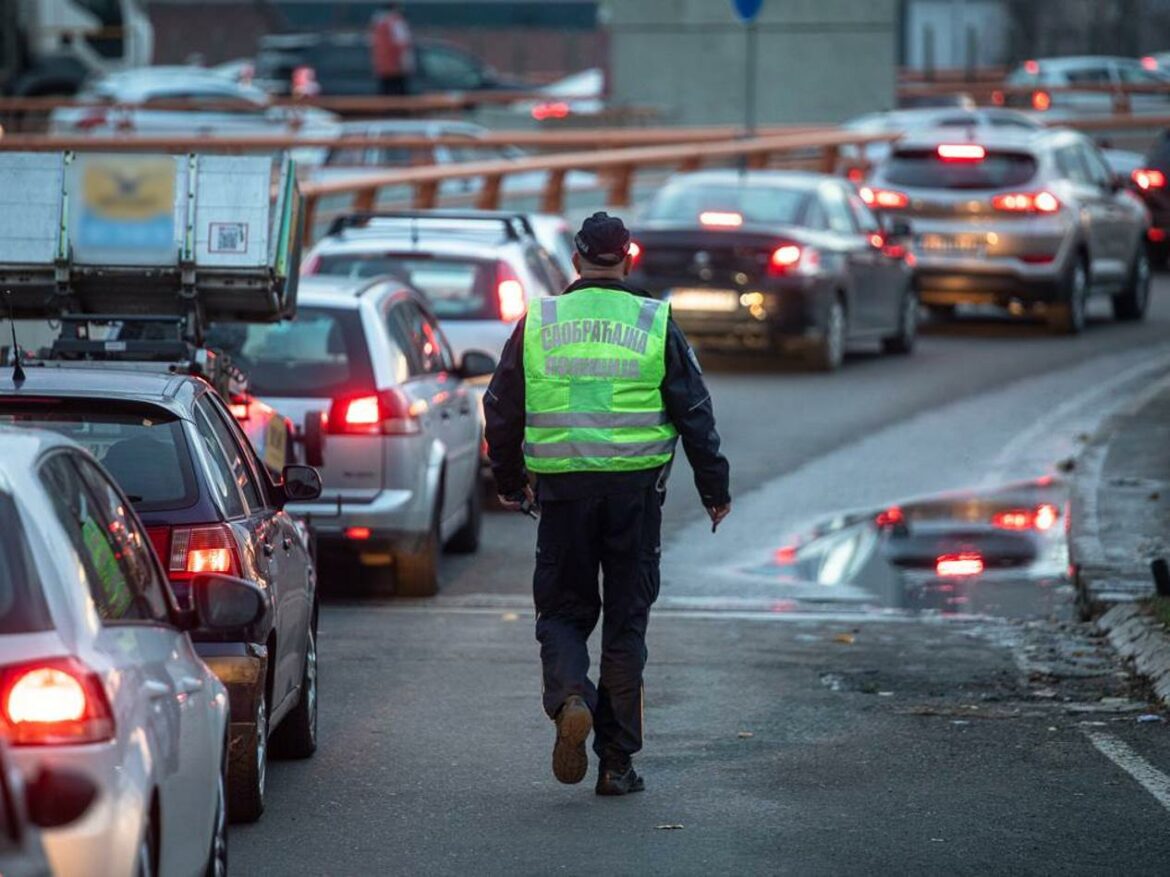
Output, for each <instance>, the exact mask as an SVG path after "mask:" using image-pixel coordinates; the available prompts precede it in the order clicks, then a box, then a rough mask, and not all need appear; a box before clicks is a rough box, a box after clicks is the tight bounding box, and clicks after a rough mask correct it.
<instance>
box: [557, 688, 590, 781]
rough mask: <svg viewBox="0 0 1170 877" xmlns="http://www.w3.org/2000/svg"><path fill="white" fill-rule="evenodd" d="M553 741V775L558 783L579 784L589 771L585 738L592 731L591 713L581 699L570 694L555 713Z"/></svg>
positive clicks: (586, 738) (587, 737)
mask: <svg viewBox="0 0 1170 877" xmlns="http://www.w3.org/2000/svg"><path fill="white" fill-rule="evenodd" d="M556 721H557V742H556V743H555V744H554V745H553V776H555V777H556V778H557V779H558V780H560V781H561V782H562V783H567V784H570V785H571V784H572V783H579V782H581V780H583V779H585V774H586V773H588V772H589V754H588V752H587V751H586V749H585V741H586V740H588V739H589V732H590V731H592V730H593V713H591V712H590V711H589V707H588V706H587V705H586V703H585V701H584V699H583V698H582V697H581V696H580V695H577V694H572V695H570V696H569V697H567V698H566V699H565V702H564V704H563V705H562V706H561V709H560V712H558V713H557V719H556Z"/></svg>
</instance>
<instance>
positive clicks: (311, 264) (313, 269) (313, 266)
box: [301, 253, 321, 277]
mask: <svg viewBox="0 0 1170 877" xmlns="http://www.w3.org/2000/svg"><path fill="white" fill-rule="evenodd" d="M319 270H321V254H320V253H313V254H312V255H311V256H309V258H307V259H305V260H304V261H303V262H301V276H302V277H308V276H309V275H311V274H316V273H317V272H318V271H319Z"/></svg>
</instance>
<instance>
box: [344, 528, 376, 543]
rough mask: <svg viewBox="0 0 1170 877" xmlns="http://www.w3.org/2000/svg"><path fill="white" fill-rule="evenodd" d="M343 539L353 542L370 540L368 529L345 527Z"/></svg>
mask: <svg viewBox="0 0 1170 877" xmlns="http://www.w3.org/2000/svg"><path fill="white" fill-rule="evenodd" d="M345 538H346V539H353V540H354V541H355V542H363V541H365V540H366V539H369V538H370V528H369V527H347V528H346V530H345Z"/></svg>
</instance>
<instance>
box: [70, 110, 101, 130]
mask: <svg viewBox="0 0 1170 877" xmlns="http://www.w3.org/2000/svg"><path fill="white" fill-rule="evenodd" d="M108 118H109V116H108V115H107V113H106V110H105V109H90V110H86V113H85V115H84V116H82V117H81V118H80V119H78V120H77V122H76V124H75V125H74V126H73V127H74V128H76V129H77V130H79V131H90V130H92V129H94V128H100V127H101V126H102V125H104V124H106V121H107V120H108Z"/></svg>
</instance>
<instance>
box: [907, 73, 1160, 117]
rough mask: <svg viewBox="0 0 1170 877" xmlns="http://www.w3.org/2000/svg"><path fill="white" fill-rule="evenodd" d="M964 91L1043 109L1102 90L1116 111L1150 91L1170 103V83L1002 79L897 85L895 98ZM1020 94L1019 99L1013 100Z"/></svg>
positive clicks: (977, 98) (985, 100) (987, 99)
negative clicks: (1019, 81) (1059, 99)
mask: <svg viewBox="0 0 1170 877" xmlns="http://www.w3.org/2000/svg"><path fill="white" fill-rule="evenodd" d="M956 94H964V95H968V96H970V97H971V98H972V99H973V100H974V101H976V102H977V103H980V104H992V105H995V106H1004V105H1009V106H1010V105H1017V106H1020V107H1021V108H1030V107H1035V108H1036V109H1046V108H1047V104H1048V103H1055V101H1054V98H1056V97H1058V96H1060V95H1063V94H1081V95H1083V94H1103V95H1108V96H1110V97H1111V98H1112V103H1111V106H1112V111H1113V112H1114V113H1115V114H1124V113H1128V112H1129V111H1130V109H1131V107H1132V104H1133V102H1132V100H1131V97H1132V96H1134V95H1143V94H1147V95H1149V94H1152V95H1162V96H1165V97H1166V98H1167V106H1170V85H1146V84H1136V83H1135V84H1117V85H1112V84H1110V85H1090V84H1085V85H1044V84H1041V83H1035V84H1032V85H1006V84H1005V83H1004V82H1003V81H998V82H997V81H981V82H964V81H959V80H956V81H951V82H929V83H928V82H924V83H918V84H910V85H899V86H898V99H899V101H901V102H909V101H912V100H915V99H922V98H932V97H942V96H947V95H956ZM1040 94H1043V95H1045V96H1046V98H1045V99H1044V100H1045V105H1044V106H1038V105H1037V103H1036V101H1037V98H1036V96H1037V95H1040ZM1013 98H1021V100H1013Z"/></svg>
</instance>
